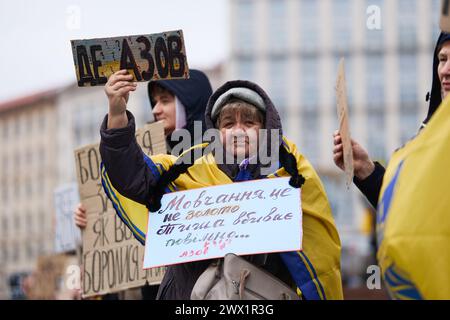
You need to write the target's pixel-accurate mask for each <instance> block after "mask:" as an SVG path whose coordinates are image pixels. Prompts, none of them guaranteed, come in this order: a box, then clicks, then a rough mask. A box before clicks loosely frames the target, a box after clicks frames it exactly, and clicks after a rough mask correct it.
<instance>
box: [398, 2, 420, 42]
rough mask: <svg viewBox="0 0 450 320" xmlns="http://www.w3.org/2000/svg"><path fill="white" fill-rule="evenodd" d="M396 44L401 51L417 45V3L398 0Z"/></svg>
mask: <svg viewBox="0 0 450 320" xmlns="http://www.w3.org/2000/svg"><path fill="white" fill-rule="evenodd" d="M397 3H398V20H397V21H398V43H399V45H400V48H402V49H413V48H415V47H416V45H417V1H416V0H398V2H397Z"/></svg>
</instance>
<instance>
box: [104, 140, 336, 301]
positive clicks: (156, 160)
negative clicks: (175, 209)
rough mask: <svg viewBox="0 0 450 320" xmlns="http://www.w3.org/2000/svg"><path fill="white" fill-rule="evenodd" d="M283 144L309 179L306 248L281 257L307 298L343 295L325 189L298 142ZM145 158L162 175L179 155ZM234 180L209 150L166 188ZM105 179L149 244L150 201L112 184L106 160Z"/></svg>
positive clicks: (304, 196)
mask: <svg viewBox="0 0 450 320" xmlns="http://www.w3.org/2000/svg"><path fill="white" fill-rule="evenodd" d="M284 145H285V147H286V149H287V150H288V152H290V153H292V154H293V155H294V156H295V157H296V160H297V164H298V171H299V173H300V174H302V175H303V176H304V177H305V179H306V181H305V184H304V185H303V186H302V191H301V205H302V214H303V216H302V219H303V250H302V251H293V252H284V253H281V258H282V260H283V261H284V263H285V264H286V266H287V268H288V270H289V271H290V273H291V276H292V278H293V280H294V281H295V283H296V284H297V289H298V290H297V291H298V293H299V295H301V296H302V297H303V298H306V299H308V300H325V299H342V298H343V293H342V282H341V266H340V255H341V242H340V239H339V235H338V232H337V228H336V225H335V222H334V218H333V216H332V213H331V208H330V205H329V203H328V198H327V196H326V193H325V189H324V187H323V185H322V182H321V181H320V178H319V176H318V175H317V173H316V172H315V170H314V168H313V167H312V165H311V164H310V163H309V162H308V160H307V159H306V158H305V157H304V156H303V155H301V154H300V153H299V152H298V151H297V148H296V147H295V145H294V144H293V143H291V142H290V141H288V140H287V139H284ZM196 147H199V146H196ZM196 147H193V148H196ZM145 161H146V163H147V165H148V167H149V168H150V170H151V171H152V173H153V176H154V177H156V178H157V179H158V178H159V177H160V175H161V174H162V173H163V172H164V171H166V170H168V169H169V168H170V167H171V166H172V165H173V163H175V161H176V158H175V157H173V156H170V155H156V156H152V157H147V156H145ZM284 176H289V175H288V173H287V172H286V171H285V170H284V168H280V169H278V170H277V171H276V172H274V173H272V174H270V175H268V176H267V178H275V177H284ZM232 182H233V181H232V180H230V178H229V177H228V176H227V175H226V174H225V173H224V172H222V171H221V170H220V169H219V167H218V166H217V164H216V162H215V159H214V156H213V155H212V154H211V153H209V154H207V155H204V156H203V157H201V158H199V159H197V160H196V161H195V162H194V165H192V166H191V167H190V168H189V169H188V171H187V172H186V173H184V174H181V175H180V176H179V177H178V178H177V179H176V180H175V181H173V182H172V183H171V184H170V185H169V186H168V187H167V189H166V192H167V193H169V192H173V191H177V190H190V189H196V188H203V187H210V186H214V185H223V184H227V183H232ZM102 183H103V187H104V189H105V192H106V194H107V195H108V197H109V199H111V201H112V203H113V206H114V208H115V210H116V212H117V214H118V215H119V217H120V218H121V219H122V221H123V222H124V223H125V224H126V225H127V226H128V228H130V230H131V231H132V232H133V234H134V236H135V237H136V239H137V240H139V241H140V242H141V243H142V244H144V242H145V238H146V232H147V221H148V211H147V208H146V207H145V205H143V204H140V203H137V202H134V201H133V200H131V199H129V198H127V197H125V196H124V195H121V194H120V193H119V192H118V190H117V189H116V188H115V187H114V186H113V184H112V182H111V180H110V179H109V176H108V173H107V172H106V168H105V167H104V166H102ZM268 241H270V238H268Z"/></svg>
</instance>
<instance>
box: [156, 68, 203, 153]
mask: <svg viewBox="0 0 450 320" xmlns="http://www.w3.org/2000/svg"><path fill="white" fill-rule="evenodd" d="M154 84H158V85H160V86H161V87H163V88H164V89H166V90H168V91H170V92H171V93H172V94H174V95H175V96H176V97H177V98H178V100H180V101H181V103H182V104H183V105H184V107H185V111H186V126H185V127H184V129H187V130H188V131H189V132H190V133H191V137H192V138H193V140H192V145H194V144H196V143H198V142H201V136H198V137H194V121H202V122H203V126H202V130H203V132H204V131H205V123H204V121H203V120H204V115H205V109H206V105H207V103H208V99H209V97H210V96H211V93H212V88H211V84H210V82H209V80H208V77H207V76H206V75H205V74H204V73H203V72H201V71H199V70H194V69H190V70H189V79H177V80H156V81H150V82H149V83H148V86H147V91H148V96H149V98H150V105H151V107H152V108H153V106H154V101H152V99H151V94H150V93H151V87H152V86H153V85H154ZM203 132H202V134H203ZM167 142H168V143H169V145H170V146H171V147H173V144H174V143H173V142H172V143H171V141H170V136H169V137H167Z"/></svg>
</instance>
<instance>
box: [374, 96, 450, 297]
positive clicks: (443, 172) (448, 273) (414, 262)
mask: <svg viewBox="0 0 450 320" xmlns="http://www.w3.org/2000/svg"><path fill="white" fill-rule="evenodd" d="M449 193H450V99H449V98H447V99H446V100H445V101H444V102H443V103H442V105H441V107H440V108H439V109H438V110H437V112H436V113H435V115H434V116H433V118H432V119H431V121H430V122H429V123H428V126H427V127H426V128H424V129H423V130H422V131H421V132H420V133H419V134H418V135H417V137H416V138H414V139H413V140H411V141H410V142H408V143H407V144H406V145H405V146H404V147H403V148H402V149H400V150H398V151H397V152H396V153H395V154H394V155H393V157H392V159H391V161H390V162H389V165H388V167H387V170H386V173H385V176H384V180H383V186H382V188H381V194H380V201H379V204H378V212H377V237H378V245H379V248H378V253H377V255H378V261H379V264H380V266H381V269H382V273H383V277H384V280H385V284H386V286H387V288H388V291H389V293H390V294H391V297H392V298H394V299H450V197H449V195H450V194H449Z"/></svg>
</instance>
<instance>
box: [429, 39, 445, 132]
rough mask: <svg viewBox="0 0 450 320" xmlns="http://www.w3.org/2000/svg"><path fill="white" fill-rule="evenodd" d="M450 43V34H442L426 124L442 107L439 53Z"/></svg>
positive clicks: (434, 67) (439, 40)
mask: <svg viewBox="0 0 450 320" xmlns="http://www.w3.org/2000/svg"><path fill="white" fill-rule="evenodd" d="M447 41H450V34H449V33H445V32H442V33H441V34H440V35H439V38H438V41H437V43H436V48H435V49H434V55H433V83H432V86H431V93H429V94H428V95H427V100H428V99H429V100H430V105H429V107H428V114H427V117H426V119H425V120H424V121H423V123H424V124H426V123H428V121H430V119H431V117H432V116H433V114H434V113H435V112H436V110H437V108H438V107H439V106H440V104H441V102H442V93H441V82H440V81H439V75H438V65H439V57H438V53H439V50H440V49H441V46H442V45H443V44H444V42H447Z"/></svg>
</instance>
